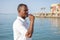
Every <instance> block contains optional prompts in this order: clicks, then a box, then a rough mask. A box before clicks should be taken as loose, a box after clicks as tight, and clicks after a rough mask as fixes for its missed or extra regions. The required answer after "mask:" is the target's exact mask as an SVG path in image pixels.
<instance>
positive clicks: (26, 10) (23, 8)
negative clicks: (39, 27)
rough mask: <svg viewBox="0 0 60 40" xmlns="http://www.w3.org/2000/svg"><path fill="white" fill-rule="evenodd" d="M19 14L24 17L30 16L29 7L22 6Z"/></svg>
mask: <svg viewBox="0 0 60 40" xmlns="http://www.w3.org/2000/svg"><path fill="white" fill-rule="evenodd" d="M19 14H20V15H21V16H22V17H25V18H26V17H28V8H27V7H25V6H22V7H21V8H20V12H19Z"/></svg>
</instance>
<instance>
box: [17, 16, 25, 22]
mask: <svg viewBox="0 0 60 40" xmlns="http://www.w3.org/2000/svg"><path fill="white" fill-rule="evenodd" d="M17 19H19V20H21V21H22V22H25V20H24V19H23V18H22V17H20V16H17Z"/></svg>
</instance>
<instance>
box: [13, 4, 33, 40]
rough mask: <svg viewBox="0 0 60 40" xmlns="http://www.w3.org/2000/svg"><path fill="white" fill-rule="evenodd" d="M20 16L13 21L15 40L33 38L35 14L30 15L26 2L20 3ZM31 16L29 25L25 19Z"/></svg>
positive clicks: (29, 39)
mask: <svg viewBox="0 0 60 40" xmlns="http://www.w3.org/2000/svg"><path fill="white" fill-rule="evenodd" d="M17 10H18V17H17V19H16V20H15V21H14V23H13V33H14V40H31V37H32V34H33V28H34V16H33V15H31V14H29V15H28V7H27V5H25V4H19V5H18V8H17ZM26 17H29V20H30V25H29V26H28V25H27V23H26V21H25V19H26Z"/></svg>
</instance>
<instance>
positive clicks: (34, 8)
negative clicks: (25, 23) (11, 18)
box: [0, 0, 60, 14]
mask: <svg viewBox="0 0 60 40" xmlns="http://www.w3.org/2000/svg"><path fill="white" fill-rule="evenodd" d="M21 3H23V4H26V5H27V6H28V9H29V13H38V12H41V11H42V10H41V8H42V7H45V8H46V9H45V11H44V10H43V11H44V12H50V7H51V4H56V3H60V0H0V13H8V14H14V13H17V6H18V5H19V4H21Z"/></svg>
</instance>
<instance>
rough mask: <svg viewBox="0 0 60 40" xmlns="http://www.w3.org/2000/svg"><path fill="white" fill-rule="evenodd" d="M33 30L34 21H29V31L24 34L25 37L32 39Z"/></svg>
mask: <svg viewBox="0 0 60 40" xmlns="http://www.w3.org/2000/svg"><path fill="white" fill-rule="evenodd" d="M33 29H34V21H30V26H29V29H28V31H27V33H26V36H27V37H29V38H30V37H32V34H33Z"/></svg>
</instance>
